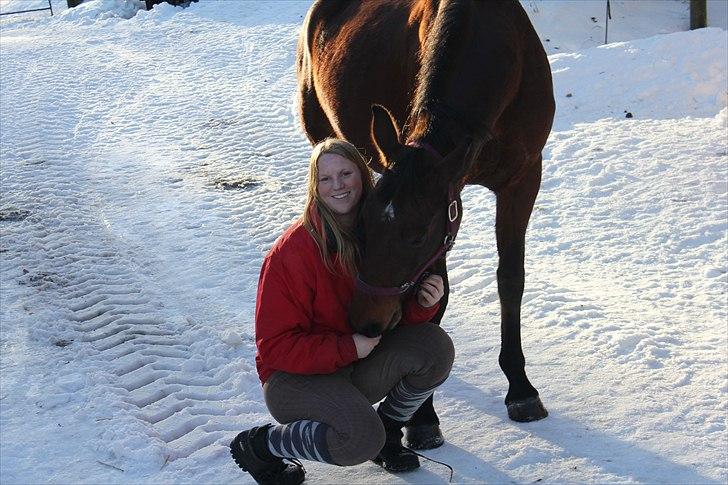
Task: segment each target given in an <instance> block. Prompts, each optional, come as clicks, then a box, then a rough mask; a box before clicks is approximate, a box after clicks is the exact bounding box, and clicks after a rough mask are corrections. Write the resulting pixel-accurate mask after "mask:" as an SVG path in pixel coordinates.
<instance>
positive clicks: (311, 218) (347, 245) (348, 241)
mask: <svg viewBox="0 0 728 485" xmlns="http://www.w3.org/2000/svg"><path fill="white" fill-rule="evenodd" d="M325 153H333V154H336V155H339V156H342V157H344V158H346V159H347V160H350V161H351V162H353V163H354V164H355V165H356V167H357V168H358V169H359V173H360V175H361V186H362V193H361V199H360V201H359V207H361V202H362V201H363V200H364V198H365V197H366V196H367V195H368V194H369V192H370V191H371V190H372V187H373V186H374V182H373V180H372V173H371V171H370V170H369V167H368V166H367V163H366V161H365V160H364V157H363V156H362V155H361V153H359V150H357V149H356V147H355V146H354V145H352V144H351V143H349V142H348V141H344V140H340V139H338V138H327V139H325V140H323V141H322V142H319V143H318V144H317V145H316V146H315V147H313V151H312V152H311V158H310V160H309V164H308V195H307V196H306V207H305V208H304V210H303V215H302V216H301V218H302V220H303V225H304V226H305V227H306V229H308V232H309V233H310V234H311V236H312V237H313V239H314V241H316V245H317V246H318V248H319V251H320V252H321V259H323V262H324V266H326V268H327V269H328V270H329V271H331V272H334V264H335V262H338V263H339V265H340V266H341V268H342V269H343V270H344V272H345V273H346V274H347V275H348V276H353V275H355V274H356V271H357V262H358V259H359V248H358V245H357V241H356V236H355V234H353V233H352V232H351V231H347V230H346V229H344V228H343V227H341V225H340V224H339V223H338V221H337V219H336V217H335V216H334V214H333V213H332V212H331V210H330V209H329V208H328V207H327V206H326V204H324V202H323V201H322V200H321V198H320V197H319V191H318V161H319V159H320V158H321V155H323V154H325ZM357 210H358V208H357ZM316 219H318V220H316ZM327 227H328V228H329V229H330V231H331V234H332V235H333V238H334V242H335V243H336V249H335V252H336V255H335V257H334V260H332V257H331V254H329V250H328V248H327V245H326V228H327Z"/></svg>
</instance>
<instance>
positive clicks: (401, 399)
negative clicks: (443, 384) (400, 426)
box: [379, 379, 440, 423]
mask: <svg viewBox="0 0 728 485" xmlns="http://www.w3.org/2000/svg"><path fill="white" fill-rule="evenodd" d="M439 385H440V384H436V385H434V386H432V387H430V388H428V389H417V388H415V387H412V386H411V385H410V384H408V383H407V382H406V381H405V380H404V379H402V380H401V381H399V383H398V384H397V385H396V386H394V387H393V388H392V390H391V391H389V394H387V397H385V398H384V401H382V403H381V404H380V405H379V412H380V413H382V414H384V415H385V416H387V417H388V418H391V419H394V420H395V421H399V422H403V423H404V422H407V421H409V420H410V418H411V417H412V415H413V414H415V411H417V409H419V407H420V406H421V405H422V403H423V402H425V400H427V398H428V397H430V396H431V395H432V393H433V392H435V389H437V387H438V386H439Z"/></svg>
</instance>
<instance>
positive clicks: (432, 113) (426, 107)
mask: <svg viewBox="0 0 728 485" xmlns="http://www.w3.org/2000/svg"><path fill="white" fill-rule="evenodd" d="M469 7H470V6H469V2H467V1H463V0H441V1H440V4H439V7H438V10H437V15H436V17H435V21H434V24H433V26H432V28H431V29H430V32H429V34H428V35H427V38H426V40H425V43H424V46H423V47H422V50H421V65H420V70H419V73H418V74H417V88H416V91H415V95H414V98H413V102H412V108H411V111H410V116H409V121H408V125H409V128H410V130H409V131H410V133H409V137H410V138H417V139H426V140H427V141H428V142H429V143H431V144H432V145H434V146H438V147H443V148H452V146H451V145H452V143H453V140H451V139H450V135H449V134H448V133H447V132H448V131H451V130H453V129H457V128H459V129H460V130H462V129H463V128H465V127H463V126H462V122H463V120H462V119H459V118H460V117H459V116H457V114H456V113H453V112H452V109H451V108H448V107H447V106H446V105H445V104H443V103H442V98H443V95H444V91H445V86H446V81H447V75H448V74H449V73H450V72H452V68H453V66H452V61H453V59H454V58H455V57H457V56H456V55H454V52H455V51H456V49H457V48H458V47H459V45H460V43H461V42H462V40H463V33H464V32H465V31H466V30H467V29H466V28H465V25H464V23H465V22H466V21H467V17H468V9H469ZM468 131H469V130H468Z"/></svg>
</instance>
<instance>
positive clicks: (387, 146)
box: [370, 104, 402, 168]
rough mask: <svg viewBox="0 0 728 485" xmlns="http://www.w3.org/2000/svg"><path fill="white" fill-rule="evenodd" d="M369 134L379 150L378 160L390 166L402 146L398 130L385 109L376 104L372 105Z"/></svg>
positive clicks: (387, 166)
mask: <svg viewBox="0 0 728 485" xmlns="http://www.w3.org/2000/svg"><path fill="white" fill-rule="evenodd" d="M370 136H371V137H372V141H373V142H374V146H375V147H377V151H379V160H380V161H381V163H382V165H384V166H385V167H386V168H392V163H393V162H394V159H395V158H396V154H397V153H398V152H399V150H400V149H401V148H402V144H401V143H400V142H399V130H397V125H396V124H395V122H394V119H393V118H392V115H391V114H390V113H389V111H387V109H386V108H385V107H383V106H380V105H378V104H374V105H372V125H371V130H370Z"/></svg>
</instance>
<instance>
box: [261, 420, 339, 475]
mask: <svg viewBox="0 0 728 485" xmlns="http://www.w3.org/2000/svg"><path fill="white" fill-rule="evenodd" d="M328 430H329V426H328V425H327V424H324V423H319V422H316V421H309V420H307V419H302V420H301V421H294V422H293V423H289V424H279V425H277V426H273V427H271V428H270V429H269V430H268V448H269V449H270V452H271V453H272V454H273V455H275V456H277V457H279V458H300V459H303V460H312V461H320V462H323V463H332V464H333V463H334V462H333V461H332V460H331V456H330V455H329V448H328V445H327V443H326V432H327V431H328Z"/></svg>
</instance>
